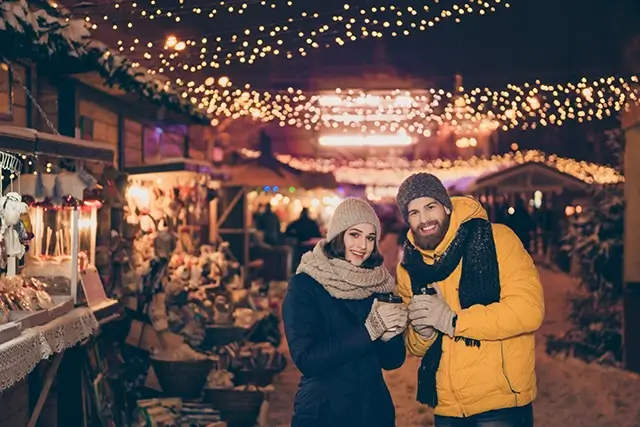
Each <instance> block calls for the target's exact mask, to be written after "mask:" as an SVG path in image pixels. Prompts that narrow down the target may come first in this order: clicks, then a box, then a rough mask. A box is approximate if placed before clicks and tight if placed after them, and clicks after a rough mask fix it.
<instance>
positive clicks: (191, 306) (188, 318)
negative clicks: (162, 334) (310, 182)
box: [167, 302, 209, 347]
mask: <svg viewBox="0 0 640 427" xmlns="http://www.w3.org/2000/svg"><path fill="white" fill-rule="evenodd" d="M167 314H168V315H167V320H168V322H169V328H170V329H171V331H172V332H173V333H176V334H179V335H181V336H182V337H183V338H184V339H185V341H186V342H187V343H188V344H189V345H191V346H193V347H197V346H199V345H200V344H201V343H202V341H203V340H204V337H205V325H206V324H207V323H209V322H208V320H209V316H208V314H207V313H206V311H204V310H203V309H202V308H201V307H199V306H198V305H197V304H195V303H193V302H190V303H188V304H186V305H183V306H171V307H170V308H169V310H168V313H167Z"/></svg>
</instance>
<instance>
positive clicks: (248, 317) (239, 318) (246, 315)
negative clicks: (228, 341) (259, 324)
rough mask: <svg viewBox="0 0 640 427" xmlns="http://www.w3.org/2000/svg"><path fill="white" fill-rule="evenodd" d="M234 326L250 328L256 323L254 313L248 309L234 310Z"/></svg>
mask: <svg viewBox="0 0 640 427" xmlns="http://www.w3.org/2000/svg"><path fill="white" fill-rule="evenodd" d="M233 317H234V318H235V322H234V324H235V326H238V327H240V328H250V327H251V326H253V324H254V323H255V322H256V318H257V316H256V312H255V311H254V310H252V309H250V308H236V310H235V311H234V312H233Z"/></svg>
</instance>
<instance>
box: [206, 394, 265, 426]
mask: <svg viewBox="0 0 640 427" xmlns="http://www.w3.org/2000/svg"><path fill="white" fill-rule="evenodd" d="M263 400H264V393H263V392H261V391H255V390H233V389H205V390H204V402H206V403H210V404H212V405H213V407H214V408H216V409H218V410H219V411H220V415H222V419H223V421H226V422H227V425H228V427H253V426H255V424H256V420H257V419H258V416H259V415H260V407H261V406H262V401H263Z"/></svg>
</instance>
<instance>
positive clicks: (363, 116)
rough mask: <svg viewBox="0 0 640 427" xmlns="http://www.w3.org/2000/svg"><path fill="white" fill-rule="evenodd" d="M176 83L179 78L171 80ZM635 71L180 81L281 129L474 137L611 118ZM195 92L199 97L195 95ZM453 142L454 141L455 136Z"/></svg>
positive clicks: (209, 103)
mask: <svg viewBox="0 0 640 427" xmlns="http://www.w3.org/2000/svg"><path fill="white" fill-rule="evenodd" d="M179 84H180V85H183V82H182V81H179ZM637 84H638V76H631V77H627V78H624V77H616V76H611V77H605V78H600V79H596V80H593V81H591V82H589V81H588V80H587V79H586V78H583V79H581V80H580V82H578V83H564V84H555V85H550V84H543V83H541V82H540V81H536V82H534V83H525V84H523V85H514V84H510V85H508V86H507V87H506V88H504V89H501V90H495V89H490V88H476V89H472V90H471V91H469V92H456V93H455V94H454V93H451V92H447V91H444V90H441V89H440V90H439V89H429V90H422V91H405V90H394V91H385V92H383V91H375V92H363V91H355V90H343V89H336V90H335V91H334V92H332V93H321V94H315V95H307V94H305V93H303V92H302V91H301V90H294V89H293V88H290V89H288V90H286V91H284V92H268V91H264V92H259V91H255V90H251V89H249V86H246V87H245V89H244V90H242V89H235V90H231V89H221V88H214V89H208V88H206V87H204V86H200V87H197V88H196V87H195V86H194V85H191V86H189V85H186V87H185V90H186V92H187V93H192V94H193V95H192V99H194V100H197V102H199V104H198V106H199V108H206V109H207V113H208V114H210V115H211V116H212V117H215V118H214V124H215V123H216V122H217V121H218V119H217V117H221V116H222V117H231V118H234V119H237V118H240V117H244V116H247V117H251V118H253V119H255V120H260V121H263V122H270V121H274V120H277V121H278V124H279V125H280V126H281V127H284V126H295V127H298V128H304V129H306V130H313V131H321V130H331V131H332V132H334V133H335V132H339V131H349V132H352V131H353V130H357V131H359V132H361V133H369V134H377V133H385V132H392V133H393V132H396V131H398V130H403V131H406V132H408V133H412V134H418V135H425V136H430V135H431V134H433V133H435V132H443V131H444V132H447V133H453V134H456V135H460V136H461V137H463V138H467V141H464V140H462V141H460V143H461V144H464V143H465V142H468V143H469V145H472V140H470V139H469V138H475V137H476V136H475V135H477V134H482V133H490V132H492V131H494V130H497V129H502V130H508V129H512V128H522V129H528V128H536V127H538V126H549V125H562V124H563V123H565V122H566V121H568V120H576V121H578V122H584V121H592V120H600V119H602V118H605V117H610V116H614V115H616V114H617V113H619V112H620V111H622V110H623V109H625V108H627V107H628V106H629V105H632V104H636V103H638V99H639V98H638V95H639V94H638V87H637ZM196 95H199V96H200V98H197V96H196ZM459 139H461V138H459Z"/></svg>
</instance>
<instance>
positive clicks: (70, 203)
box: [60, 194, 82, 208]
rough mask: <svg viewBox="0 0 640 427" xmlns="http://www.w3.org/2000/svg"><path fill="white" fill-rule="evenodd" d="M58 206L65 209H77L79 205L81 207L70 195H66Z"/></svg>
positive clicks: (79, 202) (80, 202) (78, 201)
mask: <svg viewBox="0 0 640 427" xmlns="http://www.w3.org/2000/svg"><path fill="white" fill-rule="evenodd" d="M60 205H61V206H64V207H65V208H78V207H80V205H82V201H81V200H80V199H77V198H75V197H73V196H72V195H71V194H67V195H66V196H64V197H63V198H62V202H61V203H60Z"/></svg>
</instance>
